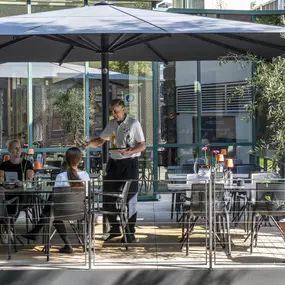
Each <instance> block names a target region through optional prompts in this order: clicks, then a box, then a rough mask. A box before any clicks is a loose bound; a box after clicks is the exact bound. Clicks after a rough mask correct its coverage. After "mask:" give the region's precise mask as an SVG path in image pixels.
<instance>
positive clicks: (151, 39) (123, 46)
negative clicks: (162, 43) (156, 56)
mask: <svg viewBox="0 0 285 285" xmlns="http://www.w3.org/2000/svg"><path fill="white" fill-rule="evenodd" d="M169 36H170V35H169V34H168V35H166V34H162V35H150V36H147V37H144V38H141V39H139V40H134V41H131V42H129V43H125V44H124V45H121V46H119V47H118V48H114V49H113V50H114V51H116V50H118V49H123V48H128V47H131V46H135V45H138V44H142V43H145V42H150V41H154V40H158V39H161V38H165V37H169Z"/></svg>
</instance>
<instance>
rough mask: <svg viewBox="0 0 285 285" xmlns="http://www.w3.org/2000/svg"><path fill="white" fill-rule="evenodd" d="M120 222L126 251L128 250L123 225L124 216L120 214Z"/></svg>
mask: <svg viewBox="0 0 285 285" xmlns="http://www.w3.org/2000/svg"><path fill="white" fill-rule="evenodd" d="M120 222H121V226H122V232H123V237H124V241H125V248H126V250H128V239H127V233H126V228H125V225H126V224H127V223H125V220H124V216H123V215H122V214H121V215H120Z"/></svg>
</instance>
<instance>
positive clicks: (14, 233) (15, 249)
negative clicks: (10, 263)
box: [11, 223, 18, 252]
mask: <svg viewBox="0 0 285 285" xmlns="http://www.w3.org/2000/svg"><path fill="white" fill-rule="evenodd" d="M11 228H12V232H13V246H14V251H15V252H18V249H17V233H16V230H15V226H14V223H13V225H12V227H11Z"/></svg>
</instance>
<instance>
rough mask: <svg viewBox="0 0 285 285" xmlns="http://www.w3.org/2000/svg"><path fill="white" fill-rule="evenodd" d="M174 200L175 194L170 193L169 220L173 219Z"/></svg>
mask: <svg viewBox="0 0 285 285" xmlns="http://www.w3.org/2000/svg"><path fill="white" fill-rule="evenodd" d="M174 200H175V193H174V192H172V195H171V214H170V218H171V219H173V212H174Z"/></svg>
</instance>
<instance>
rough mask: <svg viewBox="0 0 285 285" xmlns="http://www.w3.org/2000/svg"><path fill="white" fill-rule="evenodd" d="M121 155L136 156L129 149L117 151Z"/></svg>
mask: <svg viewBox="0 0 285 285" xmlns="http://www.w3.org/2000/svg"><path fill="white" fill-rule="evenodd" d="M117 151H118V152H119V153H120V154H121V155H132V154H134V153H133V151H132V150H131V149H129V148H126V149H118V150H117Z"/></svg>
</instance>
